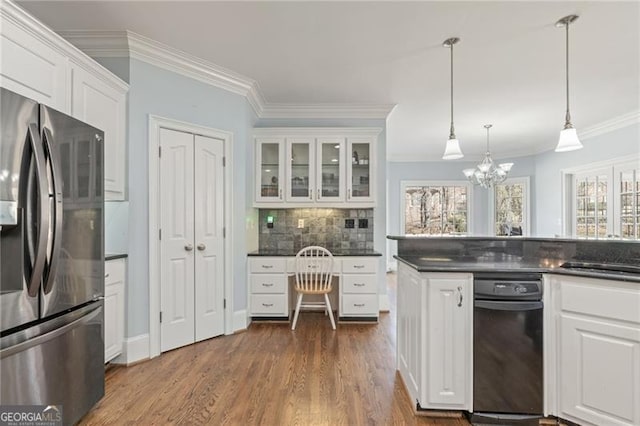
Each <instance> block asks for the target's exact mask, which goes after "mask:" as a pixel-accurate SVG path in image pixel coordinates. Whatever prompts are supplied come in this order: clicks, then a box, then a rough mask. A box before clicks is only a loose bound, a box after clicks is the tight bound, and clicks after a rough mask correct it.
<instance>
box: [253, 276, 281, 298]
mask: <svg viewBox="0 0 640 426" xmlns="http://www.w3.org/2000/svg"><path fill="white" fill-rule="evenodd" d="M286 288H287V277H286V276H285V275H281V274H251V293H281V294H282V293H285V290H286Z"/></svg>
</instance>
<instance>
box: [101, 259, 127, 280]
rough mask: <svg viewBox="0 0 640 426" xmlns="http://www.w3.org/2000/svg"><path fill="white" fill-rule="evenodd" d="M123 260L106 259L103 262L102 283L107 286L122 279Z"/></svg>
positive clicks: (123, 274) (123, 270)
mask: <svg viewBox="0 0 640 426" xmlns="http://www.w3.org/2000/svg"><path fill="white" fill-rule="evenodd" d="M124 276H125V260H124V259H115V260H108V261H106V262H105V263H104V285H105V286H109V285H112V284H118V283H121V282H123V281H124Z"/></svg>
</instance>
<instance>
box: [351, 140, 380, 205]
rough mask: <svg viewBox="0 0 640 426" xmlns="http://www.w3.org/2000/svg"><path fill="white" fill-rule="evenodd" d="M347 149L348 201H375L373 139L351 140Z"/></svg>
mask: <svg viewBox="0 0 640 426" xmlns="http://www.w3.org/2000/svg"><path fill="white" fill-rule="evenodd" d="M347 147H348V148H347V160H349V161H348V163H349V164H348V165H347V201H373V199H374V198H373V197H374V194H373V191H372V188H373V186H372V185H373V179H374V176H373V170H374V162H373V160H374V152H373V144H372V139H371V138H349V139H348V143H347Z"/></svg>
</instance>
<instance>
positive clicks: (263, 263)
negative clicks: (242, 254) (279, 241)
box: [249, 256, 287, 274]
mask: <svg viewBox="0 0 640 426" xmlns="http://www.w3.org/2000/svg"><path fill="white" fill-rule="evenodd" d="M286 265H287V258H286V257H262V256H257V257H250V258H249V271H250V272H251V273H263V274H264V273H279V272H284V271H285V268H286Z"/></svg>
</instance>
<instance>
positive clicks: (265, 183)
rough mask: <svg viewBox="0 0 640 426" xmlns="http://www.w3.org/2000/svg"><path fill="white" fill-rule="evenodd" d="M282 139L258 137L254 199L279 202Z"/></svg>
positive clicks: (280, 192) (281, 180)
mask: <svg viewBox="0 0 640 426" xmlns="http://www.w3.org/2000/svg"><path fill="white" fill-rule="evenodd" d="M283 160H284V139H258V141H257V143H256V162H257V164H258V167H257V169H258V170H259V173H257V176H256V177H257V182H256V201H261V202H265V201H266V202H281V201H283V200H284V194H283V190H282V184H283V180H284V179H283V178H284V161H283Z"/></svg>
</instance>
